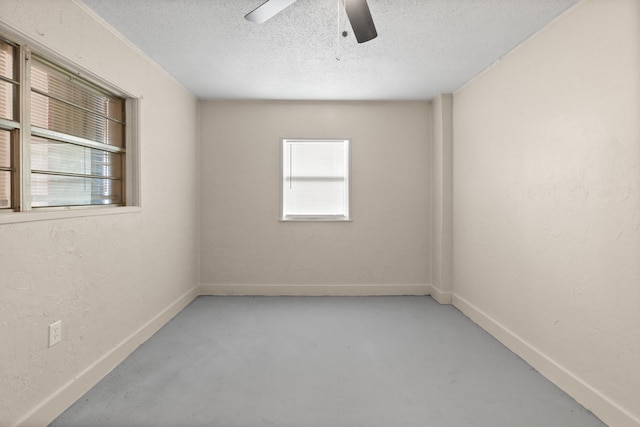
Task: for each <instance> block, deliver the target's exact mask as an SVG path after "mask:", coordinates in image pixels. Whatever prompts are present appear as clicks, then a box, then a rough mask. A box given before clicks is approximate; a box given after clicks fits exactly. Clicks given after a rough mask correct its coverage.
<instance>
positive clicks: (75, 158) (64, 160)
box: [31, 137, 122, 178]
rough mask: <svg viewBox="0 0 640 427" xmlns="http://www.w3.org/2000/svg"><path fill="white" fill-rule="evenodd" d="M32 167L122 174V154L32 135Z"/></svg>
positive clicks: (34, 168)
mask: <svg viewBox="0 0 640 427" xmlns="http://www.w3.org/2000/svg"><path fill="white" fill-rule="evenodd" d="M31 169H32V170H38V171H48V172H58V173H65V174H77V175H91V176H104V177H113V178H122V155H121V154H119V153H110V152H107V151H102V150H94V149H91V148H88V147H81V146H79V145H73V144H67V143H64V142H59V141H52V140H48V139H42V138H36V137H32V138H31Z"/></svg>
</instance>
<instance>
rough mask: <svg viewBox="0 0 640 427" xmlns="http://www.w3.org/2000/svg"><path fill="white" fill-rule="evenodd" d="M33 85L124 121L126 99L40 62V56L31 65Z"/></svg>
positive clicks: (88, 108)
mask: <svg viewBox="0 0 640 427" xmlns="http://www.w3.org/2000/svg"><path fill="white" fill-rule="evenodd" d="M31 87H32V88H33V89H38V90H40V91H42V92H44V93H46V94H47V95H49V96H50V97H52V98H57V99H60V100H62V101H65V102H67V103H70V104H73V105H77V106H78V107H82V108H85V109H87V110H89V111H91V112H93V113H96V114H100V115H102V116H105V117H109V118H112V119H115V120H118V121H121V122H122V121H124V99H122V98H118V97H115V96H110V95H107V94H106V93H102V92H99V91H98V90H97V89H93V88H91V87H90V85H89V84H87V83H84V82H82V81H81V80H79V79H77V78H75V77H73V76H72V75H71V74H67V73H63V72H61V71H59V70H56V69H55V68H53V67H51V66H49V65H47V64H45V63H42V62H40V61H39V60H38V58H34V61H33V63H32V66H31Z"/></svg>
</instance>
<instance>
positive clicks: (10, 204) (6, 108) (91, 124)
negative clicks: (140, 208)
mask: <svg viewBox="0 0 640 427" xmlns="http://www.w3.org/2000/svg"><path fill="white" fill-rule="evenodd" d="M127 105H128V104H127V99H125V98H123V97H121V96H118V95H116V94H115V93H112V92H111V91H109V90H107V89H104V88H102V87H100V86H98V85H96V84H94V83H92V82H91V81H89V80H86V79H83V78H80V77H78V73H74V72H71V71H68V70H66V69H65V68H63V67H61V66H59V65H58V64H55V63H52V62H50V61H48V60H46V59H44V58H43V57H41V56H39V55H36V54H31V52H30V50H29V49H28V48H26V47H24V46H19V45H17V44H13V43H11V42H9V41H3V40H2V39H0V210H2V209H4V210H10V211H29V210H32V209H40V208H55V207H73V206H92V205H98V206H122V205H125V204H126V197H125V192H126V191H125V189H126V183H125V175H126V171H127V164H126V150H127V141H126V139H127V124H126V118H127ZM19 118H20V120H18V119H19ZM17 165H19V166H20V167H17Z"/></svg>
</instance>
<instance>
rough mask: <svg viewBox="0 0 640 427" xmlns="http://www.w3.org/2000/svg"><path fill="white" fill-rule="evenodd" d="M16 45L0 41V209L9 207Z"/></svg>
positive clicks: (11, 177) (11, 196) (13, 170)
mask: <svg viewBox="0 0 640 427" xmlns="http://www.w3.org/2000/svg"><path fill="white" fill-rule="evenodd" d="M15 58H16V46H14V45H12V44H10V43H8V42H5V41H3V40H0V210H3V209H12V208H13V206H14V201H13V187H14V185H15V178H14V172H15V167H14V160H13V147H14V146H15V143H14V139H15V137H16V130H17V129H19V127H20V124H19V123H18V121H17V114H16V108H15V107H16V98H17V93H18V88H19V86H18V78H17V76H16V74H17V72H16V71H17V70H16V61H15Z"/></svg>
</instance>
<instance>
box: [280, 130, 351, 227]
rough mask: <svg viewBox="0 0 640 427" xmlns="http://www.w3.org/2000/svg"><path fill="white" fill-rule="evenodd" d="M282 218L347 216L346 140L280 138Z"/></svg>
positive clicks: (300, 218) (347, 143) (315, 218)
mask: <svg viewBox="0 0 640 427" xmlns="http://www.w3.org/2000/svg"><path fill="white" fill-rule="evenodd" d="M281 219H283V220H296V219H299V220H305V219H306V220H347V219H349V141H348V140H293V139H284V140H283V141H282V218H281Z"/></svg>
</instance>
